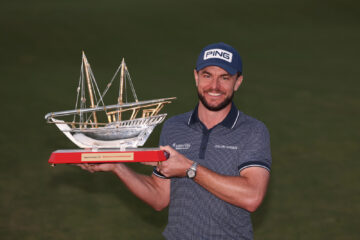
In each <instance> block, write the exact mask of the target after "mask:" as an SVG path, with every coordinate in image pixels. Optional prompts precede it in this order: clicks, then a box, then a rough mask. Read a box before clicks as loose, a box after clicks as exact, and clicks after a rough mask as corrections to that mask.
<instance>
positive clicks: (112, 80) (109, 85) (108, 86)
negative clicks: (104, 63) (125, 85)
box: [101, 64, 121, 98]
mask: <svg viewBox="0 0 360 240" xmlns="http://www.w3.org/2000/svg"><path fill="white" fill-rule="evenodd" d="M120 68H121V64H120V66H119V67H118V69H117V70H116V72H115V74H114V76H113V77H112V79H111V81H110V82H109V83H108V84H107V86H106V89H105V90H104V92H103V94H102V95H101V98H103V97H104V96H105V94H106V93H107V91H108V90H109V88H110V87H111V85H112V83H113V82H114V80H115V78H116V76H117V74H118V73H119V71H120Z"/></svg>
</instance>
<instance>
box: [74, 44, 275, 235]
mask: <svg viewBox="0 0 360 240" xmlns="http://www.w3.org/2000/svg"><path fill="white" fill-rule="evenodd" d="M242 71H243V70H242V60H241V57H240V55H239V53H238V52H237V51H236V50H235V49H234V48H233V47H231V46H229V45H227V44H224V43H215V44H211V45H208V46H206V47H205V48H204V49H203V50H202V51H201V53H200V55H199V57H198V59H197V62H196V67H195V70H194V77H195V84H196V88H197V92H198V97H199V103H198V104H197V106H196V107H195V108H194V109H193V110H192V111H190V112H187V113H184V114H180V115H178V116H175V117H172V118H170V119H169V120H167V121H166V122H165V123H164V126H163V129H162V132H161V136H160V148H161V149H162V150H165V151H166V152H168V153H169V158H168V160H167V161H164V162H162V163H161V164H158V165H157V166H155V167H154V170H153V173H152V174H151V176H145V175H141V174H138V173H136V172H134V171H132V170H131V169H129V168H128V167H126V166H125V165H124V164H121V163H112V164H107V163H106V164H97V165H90V164H81V165H80V166H81V167H82V168H83V169H85V170H88V171H90V172H96V171H111V172H113V173H115V174H116V175H117V177H118V178H119V179H120V180H121V181H123V182H124V183H125V185H126V186H127V187H128V188H129V190H130V191H131V192H132V193H133V194H135V195H136V196H137V197H139V198H140V199H141V200H143V201H144V202H146V203H147V204H149V205H150V206H152V207H153V208H154V209H156V210H159V211H160V210H162V209H164V208H165V207H167V206H169V218H168V224H167V226H166V228H165V230H164V232H163V235H164V237H165V238H166V239H171V240H172V239H181V240H187V239H196V240H200V239H214V240H215V239H216V240H219V239H227V240H228V239H237V240H238V239H253V229H252V224H251V218H250V213H251V212H254V211H255V210H256V209H257V208H258V207H259V205H260V204H261V202H262V200H263V198H264V196H265V193H266V189H267V185H268V182H269V177H270V167H271V152H270V140H269V133H268V130H267V128H266V126H265V125H264V124H263V123H262V122H260V121H258V120H256V119H254V118H252V117H250V116H248V115H246V114H244V113H242V112H241V111H239V110H238V108H237V107H236V106H235V104H234V103H233V102H232V99H233V95H234V92H236V91H237V90H238V88H239V87H240V85H241V83H242V81H243V75H242Z"/></svg>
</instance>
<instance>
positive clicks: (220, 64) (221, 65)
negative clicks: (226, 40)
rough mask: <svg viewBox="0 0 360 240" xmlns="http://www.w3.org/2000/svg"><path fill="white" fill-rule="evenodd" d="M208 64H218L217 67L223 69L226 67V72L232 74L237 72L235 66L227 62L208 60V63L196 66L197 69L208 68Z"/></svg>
mask: <svg viewBox="0 0 360 240" xmlns="http://www.w3.org/2000/svg"><path fill="white" fill-rule="evenodd" d="M208 66H217V67H221V68H222V69H224V70H225V71H226V72H228V73H229V74H230V75H235V74H237V72H238V71H237V70H236V69H235V68H232V67H230V66H229V65H227V64H223V63H219V62H211V61H208V62H206V63H203V64H200V65H199V66H196V71H200V70H201V69H203V68H206V67H208Z"/></svg>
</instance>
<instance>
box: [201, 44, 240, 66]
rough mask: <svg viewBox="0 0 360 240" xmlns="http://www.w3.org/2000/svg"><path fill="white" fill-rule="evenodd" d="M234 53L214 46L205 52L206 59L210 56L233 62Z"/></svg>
mask: <svg viewBox="0 0 360 240" xmlns="http://www.w3.org/2000/svg"><path fill="white" fill-rule="evenodd" d="M232 56H233V54H232V53H231V52H228V51H225V50H223V49H219V48H214V49H209V50H207V51H205V52H204V60H207V59H209V58H219V59H221V60H224V61H227V62H229V63H231V61H232Z"/></svg>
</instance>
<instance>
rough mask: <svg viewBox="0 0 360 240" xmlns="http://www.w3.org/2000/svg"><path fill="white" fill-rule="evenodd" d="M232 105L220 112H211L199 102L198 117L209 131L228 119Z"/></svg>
mask: <svg viewBox="0 0 360 240" xmlns="http://www.w3.org/2000/svg"><path fill="white" fill-rule="evenodd" d="M231 104H232V103H230V104H228V105H227V106H226V107H224V108H223V109H221V110H219V111H210V110H209V109H207V108H206V107H205V106H204V105H203V104H202V103H201V102H199V107H198V115H199V119H200V121H201V122H202V123H203V124H204V125H205V126H206V128H207V129H211V128H213V127H214V126H216V125H217V124H219V123H221V122H222V121H223V120H224V119H225V118H226V116H227V115H228V114H229V112H230V109H231Z"/></svg>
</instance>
